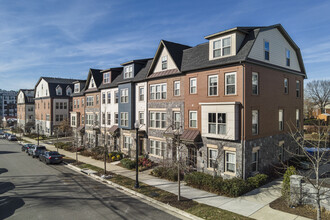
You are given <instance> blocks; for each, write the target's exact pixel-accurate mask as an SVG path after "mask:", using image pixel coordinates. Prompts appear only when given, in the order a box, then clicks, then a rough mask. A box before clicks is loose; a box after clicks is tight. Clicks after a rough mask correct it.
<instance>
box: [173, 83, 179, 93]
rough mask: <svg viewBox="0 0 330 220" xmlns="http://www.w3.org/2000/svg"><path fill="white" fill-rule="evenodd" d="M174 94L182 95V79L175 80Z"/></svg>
mask: <svg viewBox="0 0 330 220" xmlns="http://www.w3.org/2000/svg"><path fill="white" fill-rule="evenodd" d="M173 87H174V96H179V95H180V81H174V86H173Z"/></svg>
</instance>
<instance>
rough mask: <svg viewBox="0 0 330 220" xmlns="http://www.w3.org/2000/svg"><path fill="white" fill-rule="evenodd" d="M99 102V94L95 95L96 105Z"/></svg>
mask: <svg viewBox="0 0 330 220" xmlns="http://www.w3.org/2000/svg"><path fill="white" fill-rule="evenodd" d="M99 103H100V96H99V95H96V105H98V104H99Z"/></svg>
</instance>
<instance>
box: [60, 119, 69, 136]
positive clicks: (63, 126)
mask: <svg viewBox="0 0 330 220" xmlns="http://www.w3.org/2000/svg"><path fill="white" fill-rule="evenodd" d="M58 128H59V131H61V132H62V133H64V135H65V137H66V135H67V134H68V133H70V132H71V126H70V121H69V119H68V118H66V119H64V120H63V121H61V123H60V124H59V126H58Z"/></svg>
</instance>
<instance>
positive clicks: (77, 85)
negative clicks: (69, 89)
mask: <svg viewBox="0 0 330 220" xmlns="http://www.w3.org/2000/svg"><path fill="white" fill-rule="evenodd" d="M79 91H80V85H79V83H77V84H74V92H75V93H78V92H79Z"/></svg>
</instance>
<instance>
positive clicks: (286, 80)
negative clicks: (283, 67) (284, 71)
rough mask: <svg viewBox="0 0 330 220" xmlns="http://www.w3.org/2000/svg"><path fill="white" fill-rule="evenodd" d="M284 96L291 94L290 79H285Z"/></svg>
mask: <svg viewBox="0 0 330 220" xmlns="http://www.w3.org/2000/svg"><path fill="white" fill-rule="evenodd" d="M283 84H284V94H288V93H289V79H288V78H284V82H283Z"/></svg>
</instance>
